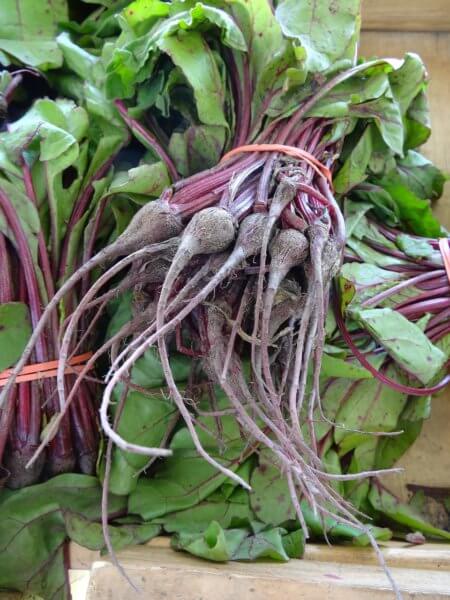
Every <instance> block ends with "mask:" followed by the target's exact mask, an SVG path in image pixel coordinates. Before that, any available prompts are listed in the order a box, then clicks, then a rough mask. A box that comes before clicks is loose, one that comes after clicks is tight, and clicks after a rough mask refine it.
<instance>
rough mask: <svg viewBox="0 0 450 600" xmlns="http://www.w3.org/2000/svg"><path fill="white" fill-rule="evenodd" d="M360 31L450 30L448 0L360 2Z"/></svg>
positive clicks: (372, 0)
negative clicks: (361, 4)
mask: <svg viewBox="0 0 450 600" xmlns="http://www.w3.org/2000/svg"><path fill="white" fill-rule="evenodd" d="M363 28H364V29H376V30H380V31H386V30H394V31H450V3H449V0H427V1H424V0H363Z"/></svg>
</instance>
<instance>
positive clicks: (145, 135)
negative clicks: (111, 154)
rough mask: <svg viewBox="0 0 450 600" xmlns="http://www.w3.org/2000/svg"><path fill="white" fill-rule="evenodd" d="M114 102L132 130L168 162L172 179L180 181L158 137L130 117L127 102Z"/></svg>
mask: <svg viewBox="0 0 450 600" xmlns="http://www.w3.org/2000/svg"><path fill="white" fill-rule="evenodd" d="M114 104H115V105H116V108H117V109H118V111H119V113H120V115H121V117H122V119H123V120H124V121H125V123H126V124H127V125H128V127H129V128H130V129H131V131H132V132H133V133H135V134H136V133H137V134H138V136H139V137H141V138H142V139H143V140H144V141H145V142H146V143H147V144H148V146H149V147H150V148H152V149H153V150H154V151H155V152H156V154H158V156H159V157H160V158H162V160H163V161H164V162H165V163H166V166H167V170H168V171H169V173H170V177H171V179H172V181H178V179H179V175H178V173H177V170H176V168H175V165H174V164H173V161H172V159H171V158H170V156H169V155H168V154H167V152H166V151H165V150H164V148H163V147H162V146H161V144H160V143H159V141H158V140H157V139H156V137H155V136H154V135H152V134H151V133H150V132H149V131H148V129H146V128H145V127H144V126H143V125H142V124H141V123H139V121H136V119H133V118H132V117H130V115H129V113H128V110H127V107H126V106H125V103H124V102H123V101H122V100H115V101H114Z"/></svg>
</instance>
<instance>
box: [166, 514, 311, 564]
mask: <svg viewBox="0 0 450 600" xmlns="http://www.w3.org/2000/svg"><path fill="white" fill-rule="evenodd" d="M172 546H173V547H174V548H175V549H176V550H184V551H186V552H190V553H191V554H194V555H195V556H200V557H201V558H207V559H208V560H213V561H216V562H225V561H229V560H256V559H259V558H269V559H271V560H278V561H282V562H286V561H288V560H289V558H290V557H291V556H295V557H299V556H301V554H302V553H303V538H302V534H301V532H300V531H298V530H297V531H296V532H294V533H292V534H290V535H289V534H288V535H286V532H285V530H283V529H281V528H279V527H276V528H273V529H269V530H264V531H259V532H257V533H255V534H254V535H249V532H248V531H247V530H246V529H228V530H227V529H225V530H224V529H222V527H221V526H220V525H219V523H217V522H216V521H212V522H211V523H210V525H209V526H208V528H207V529H206V530H205V531H204V532H203V533H201V534H191V533H185V532H180V533H178V534H177V535H176V536H175V537H174V538H172Z"/></svg>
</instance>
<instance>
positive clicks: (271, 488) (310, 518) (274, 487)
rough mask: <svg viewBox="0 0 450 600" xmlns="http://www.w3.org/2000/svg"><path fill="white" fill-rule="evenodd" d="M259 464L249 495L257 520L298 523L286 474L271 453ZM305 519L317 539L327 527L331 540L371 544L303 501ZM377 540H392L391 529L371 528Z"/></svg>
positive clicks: (280, 523) (267, 522)
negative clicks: (283, 473) (313, 509)
mask: <svg viewBox="0 0 450 600" xmlns="http://www.w3.org/2000/svg"><path fill="white" fill-rule="evenodd" d="M259 460H260V464H259V467H257V468H256V469H255V470H254V471H253V475H252V479H251V486H252V492H251V494H250V503H251V506H252V508H253V511H254V512H255V514H256V515H257V517H258V519H259V520H260V521H262V522H263V523H266V524H267V525H273V526H278V525H282V526H284V525H286V524H289V523H290V522H292V521H295V519H296V517H295V511H294V508H293V506H292V502H291V500H290V495H289V489H288V485H287V482H286V479H285V477H284V475H282V474H281V473H280V470H279V469H278V468H277V467H276V466H274V459H273V457H272V456H271V453H270V452H266V451H263V452H261V453H260V458H259ZM301 508H302V513H303V516H304V517H305V521H306V524H307V525H308V528H309V529H310V531H311V533H312V534H313V535H314V536H323V525H324V524H325V527H326V531H327V536H328V537H329V538H331V539H348V540H352V541H353V543H355V544H358V545H368V544H369V543H370V541H369V540H368V539H367V536H366V535H365V534H362V533H361V531H360V530H359V529H357V528H356V527H351V526H349V525H340V524H338V523H336V521H335V520H333V519H332V518H331V517H325V518H324V519H323V520H322V519H321V518H320V516H319V515H315V514H314V512H313V511H312V509H311V508H310V507H309V506H308V504H307V503H306V502H305V501H304V500H303V501H302V502H301ZM369 528H370V530H371V531H372V533H373V535H374V536H375V538H376V539H379V540H387V539H390V537H391V535H392V534H391V532H390V531H389V530H388V529H380V528H378V527H373V526H369Z"/></svg>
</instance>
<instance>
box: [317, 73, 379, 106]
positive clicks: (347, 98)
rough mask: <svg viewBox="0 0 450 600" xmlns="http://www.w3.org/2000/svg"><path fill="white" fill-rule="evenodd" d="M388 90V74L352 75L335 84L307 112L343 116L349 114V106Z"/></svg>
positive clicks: (372, 98)
mask: <svg viewBox="0 0 450 600" xmlns="http://www.w3.org/2000/svg"><path fill="white" fill-rule="evenodd" d="M388 90H389V79H388V75H387V74H386V73H385V72H384V71H381V72H380V73H374V74H371V75H369V76H366V75H365V74H363V75H359V76H356V77H352V78H351V79H348V80H347V81H344V82H343V83H341V84H339V85H337V86H336V87H335V88H334V89H333V90H331V92H329V93H328V94H327V95H326V96H325V97H324V98H323V99H322V100H319V102H317V103H316V104H315V105H314V107H313V109H312V110H311V111H309V112H308V116H312V117H329V118H330V117H344V116H348V115H350V112H351V106H352V105H356V108H357V105H359V104H361V103H364V102H367V101H368V100H374V99H375V98H379V97H380V96H383V95H384V94H385V93H386V92H387V91H388Z"/></svg>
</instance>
